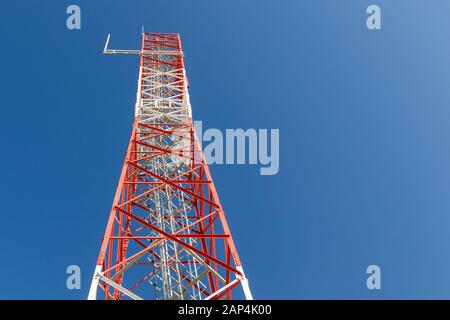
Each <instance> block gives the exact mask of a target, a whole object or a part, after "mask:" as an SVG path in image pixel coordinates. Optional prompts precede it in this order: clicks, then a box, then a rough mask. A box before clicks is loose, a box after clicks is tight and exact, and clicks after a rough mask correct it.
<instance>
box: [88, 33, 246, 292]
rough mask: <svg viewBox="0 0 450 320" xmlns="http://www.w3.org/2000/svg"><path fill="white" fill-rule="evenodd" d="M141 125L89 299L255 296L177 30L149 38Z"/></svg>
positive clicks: (137, 123) (145, 36)
mask: <svg viewBox="0 0 450 320" xmlns="http://www.w3.org/2000/svg"><path fill="white" fill-rule="evenodd" d="M108 42H109V36H108V40H107V42H106V45H105V50H104V53H105V54H116V53H124V54H138V55H139V56H140V68H139V80H138V90H137V99H136V107H135V120H134V123H133V130H132V133H131V138H130V142H129V144H128V149H127V153H126V157H125V161H124V164H123V168H122V173H121V175H120V179H119V182H118V184H117V190H116V194H115V197H114V202H113V205H112V208H111V212H110V215H109V219H108V223H107V227H106V232H105V235H104V237H103V239H102V243H101V248H100V253H99V256H98V260H97V264H96V268H95V272H94V277H93V280H92V284H91V288H90V291H89V299H96V298H97V289H98V288H101V289H102V290H103V292H104V297H105V298H106V299H124V298H132V299H155V298H156V299H221V298H222V299H231V298H232V290H233V289H234V288H235V287H237V286H239V285H242V288H243V290H244V294H245V297H246V298H247V299H252V295H251V292H250V289H249V286H248V281H247V279H246V277H245V274H244V271H243V269H242V264H241V261H240V259H239V256H238V253H237V250H236V247H235V245H234V242H233V238H232V236H231V233H230V229H229V227H228V224H227V220H226V217H225V213H224V211H223V209H222V205H221V204H220V201H219V197H218V195H217V191H216V188H215V186H214V182H213V179H212V177H211V174H210V171H209V168H208V165H207V163H206V161H205V158H204V157H203V154H202V150H201V146H200V144H199V142H198V139H197V137H196V134H195V129H194V126H193V121H192V113H191V106H190V102H189V93H188V85H187V79H186V73H185V69H184V60H183V53H182V50H181V42H180V37H179V35H178V34H166V33H164V34H163V33H147V32H143V33H142V46H141V49H140V50H111V49H108Z"/></svg>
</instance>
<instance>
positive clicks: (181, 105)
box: [103, 32, 192, 123]
mask: <svg viewBox="0 0 450 320" xmlns="http://www.w3.org/2000/svg"><path fill="white" fill-rule="evenodd" d="M109 40H110V35H108V38H107V40H106V44H105V48H104V50H103V53H104V54H139V55H140V57H141V59H140V68H139V78H138V90H137V96H136V107H135V116H136V117H138V120H139V121H146V122H149V123H153V122H168V123H170V122H176V123H187V122H191V121H192V119H191V118H192V110H191V105H190V101H189V93H188V84H187V83H188V81H187V78H186V71H185V69H184V58H183V51H182V49H181V41H180V35H179V34H178V33H150V32H143V33H142V44H141V49H140V50H121V49H120V50H118V49H109V48H108V44H109Z"/></svg>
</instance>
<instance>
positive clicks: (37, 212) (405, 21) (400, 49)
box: [0, 0, 450, 299]
mask: <svg viewBox="0 0 450 320" xmlns="http://www.w3.org/2000/svg"><path fill="white" fill-rule="evenodd" d="M72 3H73V4H78V5H79V6H80V7H81V10H82V29H81V30H79V31H69V30H67V29H66V25H65V19H66V13H65V11H66V8H67V6H68V5H69V4H72ZM431 3H432V4H431ZM369 4H378V5H380V7H381V10H382V28H383V29H382V30H381V31H375V32H373V31H368V30H367V28H366V24H365V20H366V16H367V15H366V13H365V11H366V8H367V6H368V5H369ZM141 25H145V28H146V30H148V31H154V32H179V33H181V36H182V44H183V47H184V52H185V54H186V69H187V74H188V77H189V80H190V84H191V88H190V94H191V102H192V106H193V110H194V118H195V119H196V120H202V121H203V125H204V127H212V128H219V129H223V130H224V129H226V128H279V129H280V137H281V138H280V139H281V142H280V148H281V151H280V152H281V154H280V172H279V174H278V175H276V176H260V175H259V168H258V167H256V166H248V165H247V166H236V165H235V166H218V165H214V166H212V167H211V170H212V174H213V176H214V178H215V181H216V185H217V188H218V191H219V193H220V197H221V200H222V204H223V206H224V208H225V210H226V212H227V215H228V219H229V224H230V226H231V228H232V232H233V235H234V237H235V240H236V243H237V247H238V250H239V253H240V255H241V258H242V260H243V263H244V267H245V269H246V273H247V276H248V277H249V279H250V285H251V288H252V290H253V293H254V296H255V297H256V298H277V299H281V298H290V299H294V298H450V272H449V270H450V89H449V84H450V63H449V61H450V44H449V30H450V2H448V1H444V0H441V1H432V2H430V1H425V0H421V1H419V0H416V1H406V0H405V1H399V0H397V1H391V0H390V1H382V0H374V1H331V0H330V1H325V0H322V1H317V0H314V1H313V0H308V1H306V0H305V1H300V0H296V1H294V0H291V1H256V0H253V1H206V0H205V1H172V2H171V4H167V3H166V2H164V1H106V0H105V1H98V0H96V1H92V0H90V1H81V0H76V1H71V2H69V1H39V2H38V1H29V2H28V3H26V2H20V1H8V2H5V3H3V4H2V10H1V18H0V26H1V28H0V40H1V43H2V46H1V52H0V55H1V59H0V63H1V72H0V85H1V86H0V87H1V91H0V92H1V100H0V101H1V117H0V145H1V150H2V151H1V157H0V167H1V168H2V178H1V180H0V200H1V209H0V212H1V220H2V225H1V231H0V252H1V257H2V258H1V259H0V261H1V263H0V274H1V275H2V279H1V281H0V298H43V299H49V298H52V299H80V298H85V297H86V295H87V291H88V286H89V283H90V278H91V274H92V271H93V268H94V264H95V260H96V257H97V254H98V250H99V245H100V238H101V236H102V235H103V232H104V229H105V225H106V219H107V216H108V212H109V208H110V206H111V202H112V199H113V194H114V190H115V184H116V182H117V179H118V177H119V173H120V172H119V171H120V168H121V164H122V161H123V157H124V154H125V149H126V143H127V140H128V138H129V133H130V128H131V121H132V116H133V107H134V99H135V92H136V79H137V73H138V61H137V59H136V57H135V56H103V55H102V54H101V50H102V48H103V45H104V41H105V38H106V35H107V34H108V33H111V34H112V40H111V46H112V47H115V48H130V49H132V48H138V46H139V41H140V29H141ZM70 264H77V265H79V266H80V267H81V270H82V289H81V290H80V291H76V290H75V291H69V290H67V289H66V285H65V281H66V276H67V275H66V273H65V270H66V267H67V266H68V265H70ZM370 264H378V265H380V267H381V269H382V290H381V291H376V292H374V291H369V290H368V289H367V288H366V286H365V279H366V274H365V270H366V267H367V266H368V265H370Z"/></svg>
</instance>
